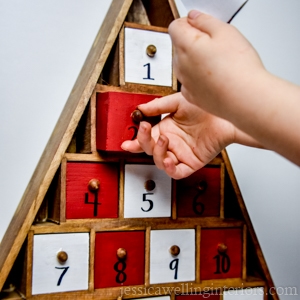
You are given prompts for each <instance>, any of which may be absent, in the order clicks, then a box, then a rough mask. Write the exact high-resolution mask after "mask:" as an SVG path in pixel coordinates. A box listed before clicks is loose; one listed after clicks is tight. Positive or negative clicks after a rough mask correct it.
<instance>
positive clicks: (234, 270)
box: [200, 228, 243, 280]
mask: <svg viewBox="0 0 300 300" xmlns="http://www.w3.org/2000/svg"><path fill="white" fill-rule="evenodd" d="M242 239H243V235H242V229H241V228H224V229H223V228H222V229H202V230H201V243H200V244H201V245H200V279H201V280H205V279H218V278H241V276H242V261H243V259H242V252H243V250H242Z"/></svg>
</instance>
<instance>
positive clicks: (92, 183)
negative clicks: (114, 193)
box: [88, 179, 100, 192]
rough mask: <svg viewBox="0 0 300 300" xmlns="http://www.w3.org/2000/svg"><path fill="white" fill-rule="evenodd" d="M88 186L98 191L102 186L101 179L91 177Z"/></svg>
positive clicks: (93, 190) (92, 190) (91, 189)
mask: <svg viewBox="0 0 300 300" xmlns="http://www.w3.org/2000/svg"><path fill="white" fill-rule="evenodd" d="M88 188H89V190H90V191H91V192H96V191H97V190H99V188H100V181H99V180H98V179H91V180H90V182H89V184H88Z"/></svg>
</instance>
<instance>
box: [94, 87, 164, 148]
mask: <svg viewBox="0 0 300 300" xmlns="http://www.w3.org/2000/svg"><path fill="white" fill-rule="evenodd" d="M157 97H159V96H155V95H148V94H133V93H121V92H106V93H98V94H97V109H96V145H97V149H98V150H105V151H123V150H122V149H121V147H120V146H121V144H122V142H123V141H125V140H131V139H133V138H134V136H135V134H136V133H137V129H138V127H139V124H138V123H135V122H133V120H132V118H131V114H132V112H133V111H134V110H135V109H136V107H137V105H138V104H141V103H147V102H149V101H151V100H153V99H154V98H157ZM145 121H147V122H149V123H150V124H152V125H155V124H157V123H158V122H159V121H160V116H156V117H147V118H145Z"/></svg>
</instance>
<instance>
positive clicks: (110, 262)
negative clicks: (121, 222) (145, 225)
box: [95, 231, 145, 288]
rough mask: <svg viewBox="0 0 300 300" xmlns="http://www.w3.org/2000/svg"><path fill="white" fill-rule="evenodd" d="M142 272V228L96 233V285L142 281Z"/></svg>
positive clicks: (102, 286)
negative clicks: (138, 229)
mask: <svg viewBox="0 0 300 300" xmlns="http://www.w3.org/2000/svg"><path fill="white" fill-rule="evenodd" d="M144 273H145V233H144V231H123V232H100V233H97V234H96V243H95V288H105V287H114V286H127V285H139V284H144Z"/></svg>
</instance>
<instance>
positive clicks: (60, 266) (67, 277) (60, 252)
mask: <svg viewBox="0 0 300 300" xmlns="http://www.w3.org/2000/svg"><path fill="white" fill-rule="evenodd" d="M88 275H89V234H88V233H67V234H66V233H64V234H43V235H35V236H34V239H33V265H32V294H33V295H36V294H45V293H57V292H67V291H77V290H87V289H88Z"/></svg>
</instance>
